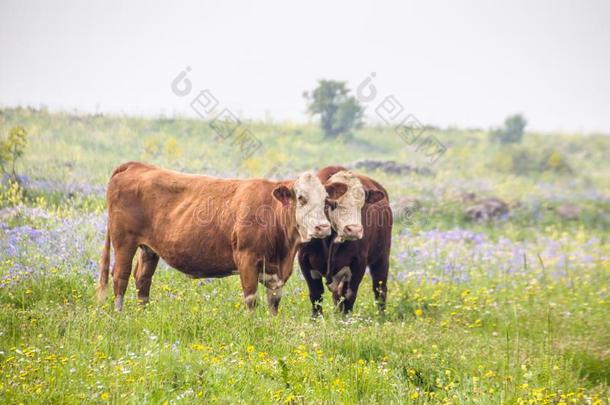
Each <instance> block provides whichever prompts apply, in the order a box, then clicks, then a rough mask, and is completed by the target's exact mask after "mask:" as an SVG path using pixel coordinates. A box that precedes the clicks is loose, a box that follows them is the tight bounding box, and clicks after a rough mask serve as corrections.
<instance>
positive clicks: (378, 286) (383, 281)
mask: <svg viewBox="0 0 610 405" xmlns="http://www.w3.org/2000/svg"><path fill="white" fill-rule="evenodd" d="M389 268H390V264H389V261H388V260H385V259H384V260H380V261H378V262H376V263H375V264H374V265H373V266H370V270H371V279H372V280H373V293H374V294H375V301H376V302H377V308H379V311H380V312H381V313H383V312H384V311H385V305H386V299H387V295H388V270H389Z"/></svg>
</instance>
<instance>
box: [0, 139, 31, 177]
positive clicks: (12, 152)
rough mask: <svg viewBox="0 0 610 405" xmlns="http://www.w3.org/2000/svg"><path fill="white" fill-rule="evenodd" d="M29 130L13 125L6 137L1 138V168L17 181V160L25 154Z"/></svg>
mask: <svg viewBox="0 0 610 405" xmlns="http://www.w3.org/2000/svg"><path fill="white" fill-rule="evenodd" d="M27 143H28V142H27V132H26V131H25V129H24V128H23V127H13V128H11V130H10V131H9V133H8V137H7V138H6V139H2V140H0V169H1V170H2V173H4V174H8V175H9V177H10V178H11V179H12V180H13V181H17V172H16V170H15V169H16V165H17V160H19V158H20V157H21V156H23V152H24V151H25V147H26V145H27Z"/></svg>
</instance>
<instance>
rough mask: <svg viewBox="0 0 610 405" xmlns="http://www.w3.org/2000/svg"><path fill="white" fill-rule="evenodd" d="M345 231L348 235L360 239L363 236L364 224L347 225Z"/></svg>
mask: <svg viewBox="0 0 610 405" xmlns="http://www.w3.org/2000/svg"><path fill="white" fill-rule="evenodd" d="M343 233H344V234H345V236H347V237H350V238H356V239H360V238H362V225H356V224H353V225H345V227H344V228H343Z"/></svg>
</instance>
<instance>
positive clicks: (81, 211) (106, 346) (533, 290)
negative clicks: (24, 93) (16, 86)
mask: <svg viewBox="0 0 610 405" xmlns="http://www.w3.org/2000/svg"><path fill="white" fill-rule="evenodd" d="M17 124H20V125H23V126H25V127H26V129H28V131H29V132H30V134H31V140H30V145H29V147H28V150H27V152H26V156H25V160H24V162H23V164H22V165H21V166H20V172H21V173H23V174H24V175H26V176H27V177H28V181H29V186H27V187H26V188H25V189H20V188H18V187H14V186H13V187H10V186H8V185H2V186H1V187H0V402H2V403H39V402H41V403H80V402H94V403H107V402H112V403H138V404H140V403H192V402H201V403H208V402H248V403H261V402H262V403H304V402H307V403H310V402H315V403H321V402H324V403H354V402H371V401H373V402H384V403H455V404H461V403H474V404H488V403H492V404H496V403H508V404H517V403H552V404H559V403H566V404H568V403H575V404H581V403H592V404H593V403H607V402H608V395H609V393H608V379H609V376H610V352H609V351H608V347H610V317H609V315H608V314H609V313H610V311H609V310H610V301H609V298H608V294H609V292H610V287H609V286H610V258H609V257H610V248H609V246H608V235H609V228H610V226H609V220H608V212H609V211H610V210H609V207H610V204H609V201H610V195H609V191H610V183H609V181H610V180H608V179H609V178H610V176H609V174H610V168H609V167H608V164H607V162H606V161H605V160H604V159H605V156H607V152H608V151H609V150H610V141H608V140H607V138H605V137H603V136H578V135H556V136H555V135H553V136H552V137H551V136H549V135H543V134H527V135H526V137H525V140H524V142H523V147H524V148H526V149H527V148H529V149H532V150H534V149H536V148H542V147H545V146H546V145H548V140H549V139H552V140H553V148H555V149H556V150H558V151H559V152H560V153H561V154H562V156H563V157H564V158H565V159H566V160H567V161H568V162H569V164H570V165H571V167H572V169H573V171H572V173H571V174H569V175H568V174H565V173H555V172H552V171H547V172H539V173H529V174H528V175H526V176H524V175H519V174H516V173H512V172H507V171H506V167H505V166H504V165H503V164H498V163H497V158H496V154H497V153H500V152H501V151H502V148H501V147H500V146H498V145H495V144H493V143H490V142H488V140H487V137H486V135H485V134H484V133H483V132H481V131H458V130H451V131H435V132H434V133H435V136H437V137H438V138H439V139H442V140H443V141H444V142H446V144H447V145H448V147H449V151H448V152H447V154H446V155H445V156H444V157H443V158H442V159H441V160H440V161H439V162H438V163H437V164H435V165H434V166H431V170H432V171H433V175H432V176H418V175H407V176H395V175H390V174H386V173H383V172H375V173H369V174H370V175H372V176H373V177H375V178H376V179H377V180H379V181H380V182H381V183H383V184H384V185H386V186H387V188H388V189H389V192H390V195H391V197H392V198H393V199H397V198H399V197H401V196H412V197H416V198H417V199H418V200H420V202H421V205H422V208H421V209H420V210H419V211H417V212H416V213H414V214H413V215H412V216H410V217H409V218H403V219H400V220H398V221H397V223H396V225H395V229H394V235H393V247H392V265H391V270H390V271H391V274H392V276H391V280H390V284H389V303H388V309H387V311H386V314H385V316H381V315H379V314H378V313H377V311H376V309H375V306H374V302H373V294H372V289H371V281H370V278H369V277H368V276H367V277H366V278H365V280H364V281H363V285H362V286H361V289H360V293H359V296H358V300H357V302H356V307H355V312H354V314H352V315H351V316H349V317H343V316H341V315H339V314H336V313H335V312H334V310H333V308H332V304H331V303H332V300H331V299H330V296H329V295H328V293H327V294H326V296H325V298H326V299H325V302H324V312H325V316H324V318H323V319H319V320H312V319H311V318H310V316H309V315H310V304H309V299H308V294H307V289H306V285H305V283H304V281H303V280H302V279H301V277H300V275H299V271H298V269H297V268H296V267H295V272H294V274H293V276H292V278H291V279H290V281H289V282H288V285H287V287H286V291H285V294H284V298H283V299H282V303H281V305H280V313H279V315H278V316H277V317H272V316H270V315H269V314H268V311H267V308H266V305H260V306H259V307H258V308H257V309H256V310H255V311H254V312H253V313H249V312H248V311H246V310H245V308H244V305H243V302H242V297H241V293H240V287H239V280H238V279H237V278H235V277H231V278H227V279H221V280H211V281H203V280H190V279H188V278H186V277H185V276H183V275H182V274H180V273H179V272H177V271H175V270H173V269H170V268H168V267H167V266H166V265H164V264H161V266H160V268H159V270H158V271H157V274H156V275H155V278H154V280H153V286H152V291H151V302H150V304H149V305H148V306H146V307H142V306H140V305H138V304H137V303H136V301H135V291H134V284H133V281H131V282H130V286H129V289H128V297H127V299H126V303H125V309H124V311H123V312H122V313H115V312H114V311H113V310H112V308H111V299H110V298H109V299H108V301H107V302H106V303H105V304H104V305H102V306H98V305H97V304H96V303H95V302H94V289H95V277H96V271H97V270H96V265H95V262H96V261H97V260H98V258H99V252H100V249H101V245H102V238H103V230H104V228H105V214H104V211H105V202H104V199H103V185H104V182H105V181H106V177H107V176H108V174H109V173H110V171H111V170H112V168H113V167H114V166H115V165H116V164H118V163H120V162H121V161H124V160H132V159H142V160H147V161H150V162H152V163H156V164H160V165H163V166H167V167H174V168H179V169H182V170H187V171H192V172H214V173H216V174H219V175H226V176H229V175H243V176H260V175H263V174H264V173H266V171H268V170H269V169H270V167H272V166H273V165H275V164H280V165H283V167H287V168H288V170H294V171H300V170H303V169H306V168H311V167H320V166H322V165H325V164H329V163H336V162H342V163H349V162H353V161H355V160H357V159H361V158H365V157H369V158H371V157H372V158H376V159H382V160H385V159H394V160H397V161H401V162H407V163H409V164H413V165H418V166H422V165H425V164H426V162H425V160H424V159H422V157H421V156H418V154H417V153H416V152H415V151H414V150H412V149H410V148H408V147H406V146H404V145H401V143H400V140H397V139H396V137H395V136H393V134H392V133H391V131H389V130H388V129H375V128H365V129H363V130H361V131H359V132H357V133H356V134H354V139H352V140H350V139H344V140H336V141H324V142H323V141H322V137H321V135H320V134H319V131H318V130H317V129H316V128H313V127H311V126H298V125H289V124H276V125H266V124H260V123H251V129H252V130H253V132H254V133H255V134H256V135H257V136H259V137H260V139H261V140H262V141H263V143H264V145H265V148H264V150H262V151H261V152H260V153H259V154H257V155H256V156H253V157H252V158H250V159H248V160H246V161H241V160H240V159H239V158H238V154H237V152H236V151H235V150H234V149H233V148H232V147H231V145H230V144H226V143H223V142H219V141H214V140H213V135H212V134H211V133H209V130H208V129H207V126H206V125H205V123H200V122H196V121H188V120H147V119H139V118H126V117H93V116H70V115H68V114H60V113H57V114H51V113H47V112H44V111H42V112H41V111H32V110H24V109H21V110H16V109H12V110H7V109H5V110H0V133H4V132H6V129H7V128H10V126H12V125H17ZM170 138H173V139H175V140H176V143H175V145H177V148H176V147H175V146H173V147H169V148H166V147H165V145H166V144H167V140H168V139H170ZM150 139H152V141H150ZM149 141H150V142H149ZM171 144H172V142H170V145H171ZM151 145H153V146H154V145H156V146H154V147H153V146H151ZM367 145H368V146H367ZM166 149H167V150H166ZM329 151H332V156H329V153H328V152H329ZM472 191H474V192H476V193H477V194H478V195H489V196H498V197H500V198H503V199H505V200H507V201H511V202H514V201H518V202H519V203H520V205H519V206H518V207H516V208H514V209H513V210H512V211H511V215H510V216H509V217H508V218H506V219H504V220H498V221H494V222H491V223H483V224H477V223H471V222H469V221H467V220H466V219H465V218H464V215H463V213H462V211H463V204H462V203H461V200H460V193H461V192H472ZM566 202H569V203H573V204H577V205H578V206H579V207H580V208H581V215H580V216H579V218H578V219H577V220H564V219H562V218H561V217H560V216H559V215H558V214H557V213H556V211H555V210H554V208H555V207H557V206H559V205H561V204H564V203H566ZM263 295H264V293H263V291H262V290H260V291H259V302H265V299H264V297H263Z"/></svg>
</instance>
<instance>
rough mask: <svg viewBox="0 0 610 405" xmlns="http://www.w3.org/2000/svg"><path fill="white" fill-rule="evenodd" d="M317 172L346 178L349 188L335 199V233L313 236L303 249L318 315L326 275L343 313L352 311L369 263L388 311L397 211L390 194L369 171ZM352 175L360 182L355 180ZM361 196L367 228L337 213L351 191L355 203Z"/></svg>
mask: <svg viewBox="0 0 610 405" xmlns="http://www.w3.org/2000/svg"><path fill="white" fill-rule="evenodd" d="M318 177H319V178H320V180H321V181H322V182H327V181H328V183H327V184H332V183H333V181H337V180H341V181H343V182H345V183H347V184H348V190H347V192H346V193H345V194H344V195H343V196H342V197H341V198H339V199H338V200H337V201H335V202H334V203H333V204H331V207H330V212H329V213H328V215H329V218H330V220H331V225H332V227H333V233H332V235H331V236H330V237H328V238H325V239H317V240H312V241H311V242H308V243H305V244H303V245H301V247H300V249H299V254H298V257H299V265H300V267H301V271H302V273H303V276H304V277H305V280H306V281H307V285H308V287H309V298H310V300H311V304H312V313H313V316H317V315H320V314H321V313H322V307H321V302H322V294H323V293H324V286H323V285H322V277H324V278H325V279H326V284H327V287H328V288H329V290H330V291H331V292H332V294H333V300H334V302H335V304H336V305H338V307H339V309H340V310H341V311H342V312H343V313H347V312H349V311H351V310H352V308H353V306H354V302H355V301H356V296H357V294H358V288H359V286H360V282H361V281H362V278H363V276H364V273H365V271H366V268H367V266H368V267H369V271H370V274H371V278H372V280H373V291H374V294H375V299H376V301H377V304H378V307H379V309H380V310H381V311H384V309H385V302H386V296H387V279H388V270H389V266H390V247H391V240H392V238H391V234H392V211H391V209H390V205H389V198H388V193H387V191H386V190H385V189H384V188H383V187H382V186H381V185H380V184H379V183H377V182H376V181H374V180H372V179H370V178H368V177H366V176H360V175H358V176H356V175H354V174H352V173H351V172H348V171H345V169H344V168H342V167H338V166H331V167H327V168H324V169H322V170H320V171H319V172H318ZM350 178H352V179H353V180H359V181H350ZM358 195H361V201H362V203H363V204H364V205H362V204H361V205H360V206H361V207H362V210H361V224H362V225H361V227H362V229H358V227H359V225H358V224H349V223H345V221H343V222H341V221H336V220H335V218H336V216H335V215H333V212H334V211H335V210H339V211H340V210H342V209H343V208H344V207H342V205H343V204H344V202H343V201H344V200H348V201H347V203H349V200H350V196H351V197H352V198H351V201H352V202H353V201H354V200H357V199H358V198H357V196H358ZM354 196H356V197H354ZM354 229H356V231H354ZM358 237H359V238H358Z"/></svg>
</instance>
